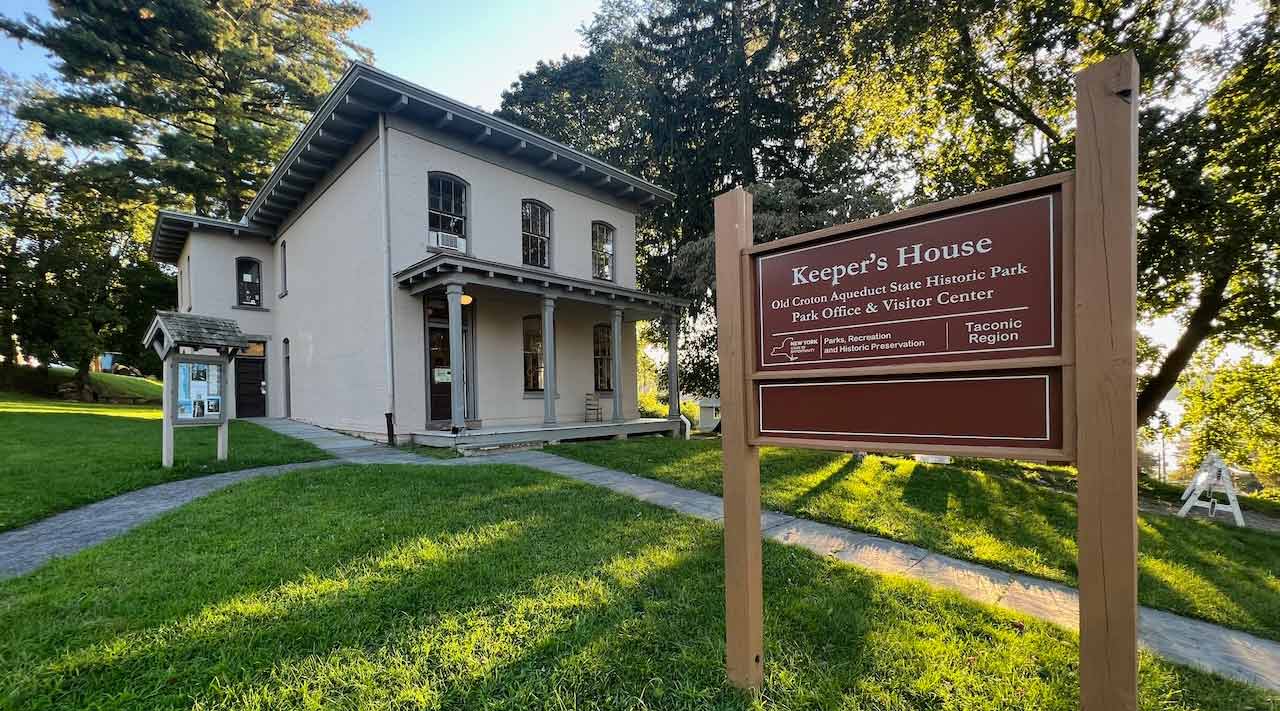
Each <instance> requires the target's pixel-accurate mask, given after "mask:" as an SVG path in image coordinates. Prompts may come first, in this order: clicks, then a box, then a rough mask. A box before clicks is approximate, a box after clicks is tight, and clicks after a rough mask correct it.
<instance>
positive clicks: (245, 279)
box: [236, 257, 262, 307]
mask: <svg viewBox="0 0 1280 711" xmlns="http://www.w3.org/2000/svg"><path fill="white" fill-rule="evenodd" d="M236 303H237V304H239V305H240V306H257V307H261V306H262V262H259V261H258V260H256V259H254V258H253V257H239V258H237V259H236Z"/></svg>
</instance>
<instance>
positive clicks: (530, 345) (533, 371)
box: [524, 316, 544, 392]
mask: <svg viewBox="0 0 1280 711" xmlns="http://www.w3.org/2000/svg"><path fill="white" fill-rule="evenodd" d="M543 370H544V367H543V349H542V317H541V316H525V317H524V389H525V390H526V391H528V392H540V391H541V390H542V387H543V380H542V377H543Z"/></svg>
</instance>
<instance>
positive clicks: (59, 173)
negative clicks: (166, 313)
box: [0, 80, 174, 397]
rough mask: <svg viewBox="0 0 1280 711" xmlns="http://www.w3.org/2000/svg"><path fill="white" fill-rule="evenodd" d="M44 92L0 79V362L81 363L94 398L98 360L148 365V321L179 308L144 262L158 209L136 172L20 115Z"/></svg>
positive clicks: (169, 288) (168, 282)
mask: <svg viewBox="0 0 1280 711" xmlns="http://www.w3.org/2000/svg"><path fill="white" fill-rule="evenodd" d="M38 94H39V92H38V90H33V89H31V88H29V87H27V86H25V85H23V84H21V83H19V82H16V81H13V80H4V81H0V260H3V266H4V268H3V269H2V270H0V339H2V340H3V345H4V346H6V350H5V351H4V352H3V353H0V355H3V356H4V358H5V362H6V363H12V362H13V356H14V351H15V350H16V347H17V346H20V347H21V348H22V351H23V353H25V354H27V355H31V356H34V357H36V358H37V359H38V360H39V361H40V362H41V363H42V364H44V365H48V364H49V363H51V362H55V361H62V362H66V363H68V364H70V365H73V366H75V367H76V368H77V370H78V371H79V379H80V383H81V385H82V395H84V396H86V397H91V395H92V393H91V392H90V391H89V390H88V389H87V383H88V371H89V363H90V361H91V360H92V359H93V358H94V357H95V356H96V355H97V354H98V353H99V352H100V351H101V350H102V349H103V348H104V347H111V348H113V349H115V350H120V351H121V352H123V353H127V354H130V355H131V356H135V357H140V356H141V353H140V351H141V347H140V346H139V345H138V341H140V340H141V338H142V335H143V333H142V329H144V328H146V325H147V324H146V323H145V322H143V321H144V320H146V321H149V319H150V316H151V315H152V314H154V311H155V309H156V308H157V307H158V306H161V305H168V304H172V303H173V292H174V286H173V279H172V277H170V276H168V275H166V274H164V273H163V272H162V271H161V270H160V269H159V268H158V267H157V266H156V265H155V264H153V263H151V262H150V261H148V260H147V258H146V254H145V251H146V250H145V244H146V238H147V235H148V233H149V229H150V222H151V219H152V217H153V216H154V208H153V207H152V206H151V204H150V201H149V197H148V196H147V195H146V194H145V192H144V191H142V190H140V189H139V188H138V187H137V185H136V184H135V183H134V181H133V179H132V178H131V176H130V175H129V173H128V171H127V170H124V169H122V168H121V166H120V165H119V164H118V163H116V162H113V161H110V160H106V161H104V160H102V159H100V158H89V159H85V158H78V157H76V156H75V155H74V154H73V153H71V152H69V151H67V150H65V149H64V148H63V147H62V146H61V145H58V144H56V143H54V142H52V141H49V140H48V139H46V138H44V137H43V136H42V135H41V133H40V131H39V129H38V127H36V126H33V125H31V124H29V123H27V122H25V121H22V120H21V119H18V118H17V117H16V116H15V115H14V110H13V107H16V106H18V105H20V104H21V103H22V102H24V101H27V100H29V99H30V98H31V97H33V96H38ZM132 362H134V363H135V364H139V363H140V360H137V359H134V360H132Z"/></svg>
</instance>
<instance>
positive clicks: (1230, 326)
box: [1138, 7, 1280, 419]
mask: <svg viewBox="0 0 1280 711" xmlns="http://www.w3.org/2000/svg"><path fill="white" fill-rule="evenodd" d="M1278 33H1280V15H1277V10H1276V8H1275V7H1272V8H1271V9H1270V10H1269V12H1268V13H1267V14H1266V15H1265V16H1264V17H1263V18H1262V19H1261V20H1259V21H1258V22H1256V23H1254V24H1253V25H1252V26H1251V27H1249V28H1247V29H1246V30H1245V32H1244V33H1243V36H1242V40H1241V42H1240V45H1241V48H1242V49H1241V51H1240V56H1239V59H1238V60H1237V61H1236V62H1235V64H1234V66H1232V67H1231V68H1230V70H1229V71H1228V72H1227V74H1226V77H1225V79H1224V80H1223V81H1222V82H1221V83H1220V84H1219V85H1218V86H1217V87H1216V88H1215V89H1214V91H1213V93H1212V94H1211V95H1210V96H1209V98H1208V100H1207V101H1205V102H1202V103H1201V104H1200V105H1197V106H1196V107H1195V108H1194V109H1192V110H1190V111H1188V112H1186V113H1185V114H1183V115H1179V116H1174V115H1170V113H1169V112H1166V111H1153V112H1151V114H1150V117H1149V121H1148V123H1149V126H1148V130H1149V133H1150V135H1151V140H1150V141H1149V142H1148V145H1147V150H1146V152H1145V154H1144V165H1143V168H1144V171H1143V176H1144V177H1143V183H1144V187H1145V190H1144V195H1146V197H1147V204H1148V206H1149V207H1150V208H1152V209H1153V210H1154V212H1153V214H1152V216H1151V217H1150V218H1149V219H1148V220H1147V222H1146V226H1145V229H1144V231H1143V241H1142V244H1141V245H1140V247H1141V249H1140V252H1139V256H1140V259H1139V266H1140V271H1139V280H1140V292H1141V294H1142V304H1143V306H1144V307H1145V310H1146V311H1147V312H1149V313H1156V314H1167V313H1177V314H1179V315H1180V316H1181V320H1182V323H1183V326H1184V330H1183V332H1182V335H1181V336H1180V337H1179V339H1178V342H1177V343H1176V344H1175V345H1174V347H1173V348H1172V349H1171V350H1170V351H1169V353H1168V354H1167V355H1166V356H1165V358H1164V360H1163V362H1162V363H1161V364H1160V367H1159V369H1157V370H1156V371H1155V372H1154V373H1153V374H1152V376H1151V377H1150V379H1149V380H1148V381H1147V382H1146V384H1145V385H1144V387H1143V388H1142V390H1141V392H1139V394H1138V415H1139V417H1140V418H1142V419H1145V418H1146V417H1149V416H1150V415H1151V414H1152V413H1153V412H1154V411H1155V409H1156V407H1158V406H1159V403H1160V401H1161V400H1162V399H1164V397H1165V396H1167V395H1168V393H1169V391H1170V390H1171V389H1172V388H1173V386H1174V384H1175V383H1176V382H1177V380H1178V376H1179V375H1180V374H1181V372H1182V371H1183V369H1184V368H1186V366H1187V364H1188V363H1190V362H1191V360H1192V357H1193V356H1194V355H1195V353H1196V351H1197V349H1198V348H1199V347H1200V346H1201V344H1203V343H1205V342H1206V341H1208V340H1210V339H1214V340H1219V341H1231V342H1236V343H1245V344H1248V345H1252V346H1255V347H1261V348H1274V347H1275V346H1276V345H1277V343H1278V342H1280V293H1278V292H1277V290H1276V287H1275V285H1276V284H1277V283H1278V282H1280V154H1277V152H1276V150H1275V146H1277V145H1280V42H1277V40H1278V39H1280V34H1278ZM1186 304H1191V306H1190V307H1189V308H1188V307H1186V306H1185V305H1186Z"/></svg>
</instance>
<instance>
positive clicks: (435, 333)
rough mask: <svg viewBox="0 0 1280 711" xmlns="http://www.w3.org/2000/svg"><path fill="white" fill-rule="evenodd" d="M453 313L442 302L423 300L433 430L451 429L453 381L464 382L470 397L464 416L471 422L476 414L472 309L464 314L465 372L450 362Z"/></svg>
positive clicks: (429, 408) (430, 423) (429, 406)
mask: <svg viewBox="0 0 1280 711" xmlns="http://www.w3.org/2000/svg"><path fill="white" fill-rule="evenodd" d="M448 314H449V311H448V308H447V307H446V305H445V303H444V301H443V300H442V299H436V298H425V299H423V313H422V316H423V319H422V320H423V325H424V329H423V331H424V333H423V340H424V341H425V343H424V346H425V348H424V351H425V353H424V356H425V361H426V366H427V372H426V386H427V387H426V390H427V392H426V395H427V426H428V428H431V429H439V428H448V426H449V423H450V421H451V420H452V419H453V378H454V377H455V376H457V377H461V378H462V388H463V392H464V393H466V394H467V397H466V399H465V402H464V403H463V406H462V407H463V412H464V413H465V416H466V417H468V418H470V417H472V413H473V412H474V411H475V403H474V402H473V400H472V397H473V393H472V392H471V384H470V382H468V381H470V380H471V368H472V367H474V364H473V361H472V359H471V350H472V349H471V319H470V317H469V314H468V309H467V308H466V307H463V310H462V362H463V364H464V367H463V368H462V372H461V373H459V372H458V368H456V367H454V365H453V364H452V363H450V362H449V345H450V344H449V339H450V336H449V316H448Z"/></svg>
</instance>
